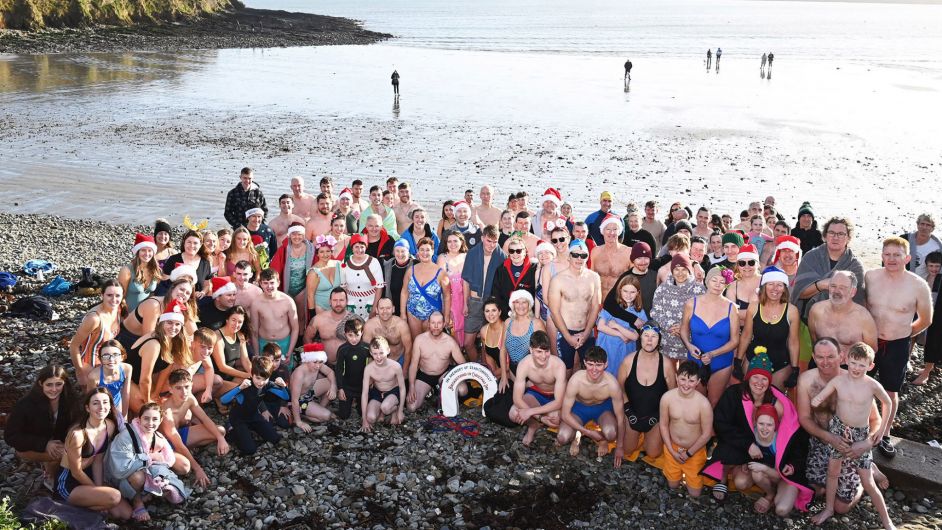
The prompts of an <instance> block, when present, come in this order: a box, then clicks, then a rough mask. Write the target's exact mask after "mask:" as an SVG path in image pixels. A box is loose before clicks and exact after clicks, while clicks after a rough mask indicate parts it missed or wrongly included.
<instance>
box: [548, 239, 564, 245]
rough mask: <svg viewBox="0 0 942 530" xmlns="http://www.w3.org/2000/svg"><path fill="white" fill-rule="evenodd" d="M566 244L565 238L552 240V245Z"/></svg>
mask: <svg viewBox="0 0 942 530" xmlns="http://www.w3.org/2000/svg"><path fill="white" fill-rule="evenodd" d="M565 242H566V238H565V237H557V238H555V239H550V243H552V244H554V245H555V244H556V243H565Z"/></svg>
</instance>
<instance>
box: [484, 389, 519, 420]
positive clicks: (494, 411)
mask: <svg viewBox="0 0 942 530" xmlns="http://www.w3.org/2000/svg"><path fill="white" fill-rule="evenodd" d="M513 404H514V393H513V386H507V389H506V390H504V392H503V393H501V392H498V393H496V394H494V397H492V398H491V399H489V400H487V401H485V402H484V415H485V416H486V417H487V419H488V420H490V421H492V422H494V423H496V424H498V425H503V426H504V427H519V426H520V424H518V423H517V422H515V421H513V420H511V419H510V407H511V406H513Z"/></svg>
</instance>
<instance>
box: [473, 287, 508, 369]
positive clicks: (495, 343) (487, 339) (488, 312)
mask: <svg viewBox="0 0 942 530" xmlns="http://www.w3.org/2000/svg"><path fill="white" fill-rule="evenodd" d="M484 320H485V322H486V323H485V324H484V326H482V327H481V331H480V332H479V335H480V337H481V343H482V344H484V353H486V354H487V355H486V356H485V357H484V362H485V363H486V364H487V367H488V368H490V370H491V372H492V373H493V374H494V375H496V376H497V377H500V373H501V372H500V345H501V344H503V343H504V323H503V322H501V320H500V305H499V304H498V302H497V299H496V298H493V297H491V298H488V299H487V301H485V302H484Z"/></svg>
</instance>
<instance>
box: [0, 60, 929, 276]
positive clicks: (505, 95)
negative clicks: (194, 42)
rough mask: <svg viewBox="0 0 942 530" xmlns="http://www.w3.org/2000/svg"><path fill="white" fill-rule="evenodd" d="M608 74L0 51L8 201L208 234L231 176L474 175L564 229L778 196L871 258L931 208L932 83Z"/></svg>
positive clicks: (26, 208)
mask: <svg viewBox="0 0 942 530" xmlns="http://www.w3.org/2000/svg"><path fill="white" fill-rule="evenodd" d="M613 62H614V61H613V59H612V58H598V57H571V56H565V57H562V56H545V55H537V54H501V53H488V52H451V51H438V50H419V49H410V48H397V47H393V46H386V45H377V46H369V47H345V46H341V47H326V48H294V49H281V50H220V51H205V52H193V53H189V54H182V55H178V54H160V53H152V54H120V55H115V54H92V55H62V56H36V57H30V58H14V59H7V60H0V98H2V100H3V102H4V106H3V107H4V112H3V113H0V158H2V159H3V160H4V164H3V167H2V168H0V193H2V194H3V196H4V197H5V199H6V200H5V203H4V205H3V209H4V210H6V211H10V212H30V213H54V214H58V215H65V216H69V217H76V218H84V217H90V218H95V219H101V220H108V221H113V222H114V221H119V222H131V223H150V222H151V221H152V220H153V219H154V218H156V217H158V216H166V217H168V218H170V219H171V220H172V221H173V222H179V221H180V220H181V219H182V217H183V216H184V215H187V214H189V215H191V216H194V217H201V218H203V217H209V218H210V220H211V224H212V225H213V226H215V225H219V226H221V225H222V224H223V223H224V221H223V219H222V207H223V203H224V200H225V193H226V192H227V191H228V189H230V188H231V187H232V186H233V185H235V183H236V181H237V175H238V171H239V169H240V168H241V167H243V166H246V165H248V166H252V167H254V168H256V171H257V175H258V182H259V184H260V185H261V186H262V188H263V190H264V191H265V192H266V195H267V196H268V197H269V200H270V201H272V202H273V203H274V201H275V200H276V198H277V196H278V195H280V194H281V193H283V192H285V191H287V190H288V183H289V180H290V178H291V177H292V176H294V175H302V176H305V177H308V179H309V187H312V186H315V187H316V179H318V178H320V177H321V176H323V175H331V176H333V177H335V178H336V179H337V181H338V182H340V183H343V182H349V181H350V180H352V179H353V178H357V177H359V178H362V179H364V181H366V182H379V181H381V180H385V178H386V177H387V176H389V175H396V176H397V177H399V178H400V179H402V180H408V181H411V182H413V183H414V184H415V185H416V186H417V189H418V192H417V196H418V198H419V200H420V201H421V202H422V203H424V204H426V205H430V206H431V205H434V204H440V203H441V201H443V200H445V199H447V198H453V196H454V195H456V194H457V193H458V192H460V191H462V190H464V189H465V188H468V187H471V188H478V187H480V185H481V184H483V183H485V182H491V183H493V184H496V185H497V190H498V194H497V197H498V199H499V200H501V199H502V198H503V197H506V195H507V194H508V193H510V192H513V191H517V190H519V189H525V190H527V191H528V192H530V193H531V195H538V194H539V193H541V192H542V190H543V189H544V188H545V187H546V186H548V185H554V186H557V187H559V188H560V189H561V190H562V192H563V194H564V195H565V196H566V198H567V199H568V200H570V201H571V202H572V203H573V204H574V205H575V208H576V214H577V215H578V216H580V217H583V216H585V215H587V214H588V213H590V212H591V211H592V210H594V209H596V200H597V197H598V193H599V192H601V191H602V190H604V189H609V190H611V191H613V192H616V194H617V196H618V198H619V199H618V200H617V204H616V207H617V210H620V211H623V210H624V204H625V203H626V202H627V201H628V200H633V201H636V202H643V201H645V200H648V199H651V198H657V199H659V200H660V201H661V202H662V203H670V202H671V201H673V200H678V199H679V200H682V201H685V202H687V203H689V204H691V205H693V206H694V207H699V205H701V204H704V203H706V204H709V205H712V206H714V207H715V208H717V209H719V210H720V211H727V212H731V213H734V214H735V213H738V211H739V210H740V209H742V208H743V207H744V206H745V204H746V203H747V202H748V201H749V200H751V199H756V198H758V199H760V200H761V199H762V198H764V197H765V196H766V195H774V196H776V198H777V199H778V201H779V206H780V209H781V210H782V211H783V213H784V214H785V215H786V217H789V218H792V217H793V216H794V215H795V214H796V213H797V210H798V206H799V205H800V204H801V202H802V201H804V200H810V201H811V202H812V204H813V206H814V208H815V211H816V213H817V216H818V218H819V219H826V218H827V217H828V216H830V215H838V214H844V215H849V216H850V217H851V218H852V219H853V220H854V221H855V222H857V224H858V225H859V231H858V234H859V237H858V241H857V242H855V243H854V246H855V247H856V248H857V249H858V252H860V253H861V254H863V255H864V256H865V257H866V258H867V260H868V262H869V263H870V264H876V259H877V255H876V254H877V251H876V249H877V248H878V242H879V240H880V239H881V238H883V237H885V236H887V235H890V234H894V233H899V232H901V231H903V230H908V229H911V228H912V226H911V225H912V224H913V223H914V221H913V219H915V216H916V215H917V214H918V213H919V212H921V211H932V209H933V208H936V207H937V204H938V203H937V193H938V190H939V188H938V177H939V174H940V171H939V169H940V165H942V164H940V159H942V158H940V156H939V155H940V149H939V147H938V144H937V142H935V138H938V134H939V132H940V130H942V124H940V123H939V122H938V121H935V120H932V119H931V116H929V115H928V114H927V113H926V112H924V111H925V109H927V108H930V107H931V104H930V103H929V102H931V101H934V100H935V99H936V98H937V95H938V94H937V92H938V86H937V83H936V82H935V81H933V80H932V79H929V78H928V77H927V76H926V75H925V74H924V73H922V72H918V71H911V70H907V69H902V68H897V67H892V66H888V67H884V68H870V67H864V66H860V65H844V66H843V67H835V66H834V65H833V64H829V63H819V62H805V63H798V64H796V63H793V62H786V61H783V62H782V64H779V62H778V61H777V62H776V67H775V72H774V74H775V75H774V79H772V80H769V79H762V78H760V77H759V75H758V73H759V72H758V68H753V65H751V64H745V63H744V62H742V61H729V62H726V59H724V64H723V69H722V71H721V72H720V73H719V74H717V73H715V72H712V71H711V72H706V71H705V70H704V69H703V68H702V65H698V64H696V63H692V62H691V61H684V60H681V59H673V60H672V59H645V60H643V61H640V62H641V64H642V65H643V70H641V71H638V67H637V66H636V71H635V80H634V82H633V84H632V86H631V91H630V92H625V91H624V90H623V87H622V81H621V75H620V72H619V68H620V64H616V65H615V73H616V74H617V75H614V76H613V75H612V74H613V72H611V71H610V70H608V68H609V67H610V66H611V63H613ZM391 64H396V67H397V68H399V69H400V72H403V73H404V74H403V95H402V97H401V99H400V101H399V104H398V106H395V105H394V101H393V98H392V94H391V90H390V87H389V84H388V83H389V82H388V74H389V71H391V67H389V66H386V65H391ZM636 64H637V63H636ZM755 66H757V65H755ZM613 77H614V78H613ZM900 116H906V120H905V121H903V120H900V119H899V117H900ZM894 117H895V118H894ZM665 207H666V205H665ZM433 209H437V208H434V207H433ZM433 217H437V213H436V214H433ZM822 222H823V221H822Z"/></svg>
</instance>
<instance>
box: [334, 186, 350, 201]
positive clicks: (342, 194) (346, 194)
mask: <svg viewBox="0 0 942 530" xmlns="http://www.w3.org/2000/svg"><path fill="white" fill-rule="evenodd" d="M344 197H346V198H348V199H350V200H351V201H352V200H353V190H351V189H350V188H344V189H342V190H340V195H338V196H337V198H338V199H342V198H344Z"/></svg>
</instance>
